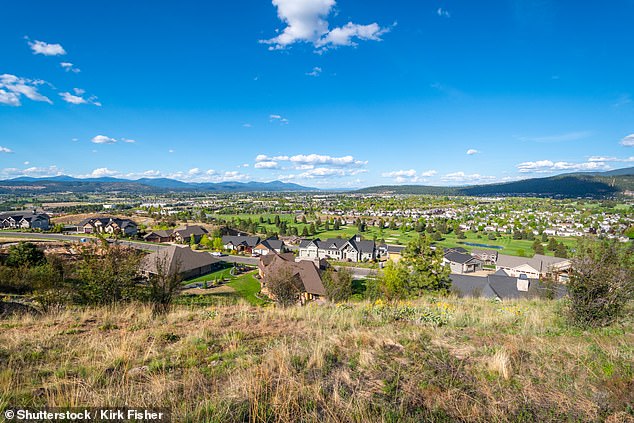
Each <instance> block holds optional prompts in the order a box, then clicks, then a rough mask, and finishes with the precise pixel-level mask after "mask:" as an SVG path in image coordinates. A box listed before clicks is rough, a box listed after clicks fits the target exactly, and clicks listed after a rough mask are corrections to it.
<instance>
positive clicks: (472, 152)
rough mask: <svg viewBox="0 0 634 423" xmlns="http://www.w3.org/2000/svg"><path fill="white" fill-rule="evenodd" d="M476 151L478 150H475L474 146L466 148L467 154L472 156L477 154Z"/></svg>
mask: <svg viewBox="0 0 634 423" xmlns="http://www.w3.org/2000/svg"><path fill="white" fill-rule="evenodd" d="M478 153H479V151H478V150H476V149H475V148H470V149H468V150H467V154H468V155H469V156H473V155H474V154H478Z"/></svg>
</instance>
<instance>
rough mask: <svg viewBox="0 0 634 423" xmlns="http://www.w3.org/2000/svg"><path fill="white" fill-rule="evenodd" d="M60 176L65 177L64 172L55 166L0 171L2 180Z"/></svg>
mask: <svg viewBox="0 0 634 423" xmlns="http://www.w3.org/2000/svg"><path fill="white" fill-rule="evenodd" d="M59 175H63V171H62V170H61V169H59V168H58V167H57V166H55V165H52V166H49V167H29V168H25V169H18V168H14V167H10V168H4V169H0V178H2V179H7V178H17V177H19V176H32V177H35V178H42V177H46V176H59Z"/></svg>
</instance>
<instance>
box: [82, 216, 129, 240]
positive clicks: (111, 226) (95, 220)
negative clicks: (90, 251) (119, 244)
mask: <svg viewBox="0 0 634 423" xmlns="http://www.w3.org/2000/svg"><path fill="white" fill-rule="evenodd" d="M77 227H78V229H79V231H80V232H82V233H85V234H92V233H108V234H114V235H124V236H134V235H136V234H137V232H138V227H137V224H136V223H135V222H134V221H132V220H130V219H118V218H112V217H92V218H88V219H84V220H82V221H81V222H80V223H79V225H77Z"/></svg>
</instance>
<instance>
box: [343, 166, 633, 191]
mask: <svg viewBox="0 0 634 423" xmlns="http://www.w3.org/2000/svg"><path fill="white" fill-rule="evenodd" d="M626 191H634V167H629V168H625V169H616V170H611V171H607V172H582V173H567V174H562V175H556V176H550V177H547V178H533V179H523V180H520V181H514V182H506V183H498V184H487V185H472V186H461V187H435V186H424V185H382V186H376V187H369V188H363V189H360V190H358V191H356V192H357V193H366V194H373V193H393V194H419V195H425V194H427V195H472V196H482V195H491V196H494V195H502V196H537V197H611V196H615V195H622V194H624V193H625V192H626Z"/></svg>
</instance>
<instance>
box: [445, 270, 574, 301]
mask: <svg viewBox="0 0 634 423" xmlns="http://www.w3.org/2000/svg"><path fill="white" fill-rule="evenodd" d="M450 277H451V290H452V291H453V292H455V293H457V294H458V295H460V296H464V297H484V298H499V299H501V300H517V299H521V298H539V297H541V296H543V295H546V293H547V290H548V287H547V286H546V285H544V284H543V283H541V282H540V281H538V280H536V279H530V280H529V282H530V283H529V287H528V291H527V292H525V291H519V290H518V289H517V278H512V277H510V276H503V275H499V274H497V273H496V274H492V275H488V276H487V277H477V276H467V275H455V274H452V275H451V276H450ZM566 293H567V290H566V287H565V286H563V285H555V287H554V292H553V294H554V298H561V297H563V296H564V295H566Z"/></svg>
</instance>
